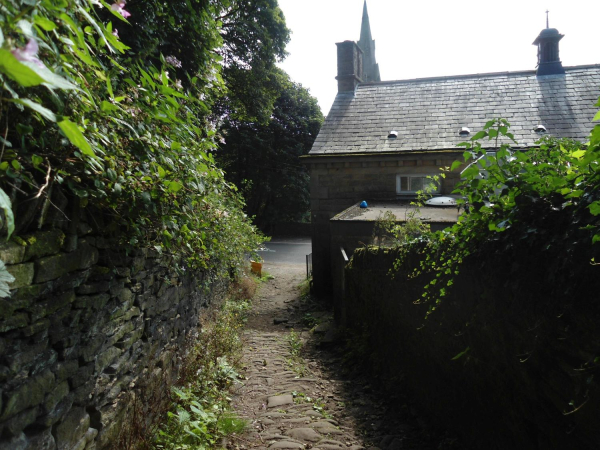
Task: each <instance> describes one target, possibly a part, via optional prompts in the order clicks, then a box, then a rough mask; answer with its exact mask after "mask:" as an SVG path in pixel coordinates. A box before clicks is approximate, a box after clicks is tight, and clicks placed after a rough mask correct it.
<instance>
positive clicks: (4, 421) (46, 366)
mask: <svg viewBox="0 0 600 450" xmlns="http://www.w3.org/2000/svg"><path fill="white" fill-rule="evenodd" d="M76 228H77V229H76V230H73V227H72V226H71V227H70V230H71V231H70V232H69V230H65V231H67V233H66V234H65V232H64V231H63V230H61V229H52V230H49V231H43V232H38V233H35V234H32V235H29V236H25V237H23V238H22V239H20V240H19V241H18V242H13V241H11V242H8V243H3V244H1V245H0V259H1V260H2V261H4V263H5V264H6V265H7V268H8V271H9V272H10V273H11V274H12V275H13V276H14V277H15V281H14V283H12V285H11V294H12V295H11V297H10V298H5V299H0V436H1V437H0V449H1V450H4V449H7V450H8V449H11V450H17V449H60V450H70V449H96V448H97V449H104V448H118V447H117V446H118V439H119V433H120V432H121V429H122V428H123V426H125V424H126V423H127V420H125V419H126V417H127V418H128V419H129V418H130V417H128V413H129V412H131V411H132V410H131V408H132V402H131V399H132V398H134V397H135V395H134V394H136V393H137V395H138V396H139V393H140V389H142V388H143V387H144V386H145V385H146V384H147V383H148V382H149V381H150V380H157V379H162V380H164V379H169V378H170V379H172V378H173V377H174V376H176V373H177V364H176V361H177V360H178V359H177V356H178V355H180V354H181V352H183V351H184V349H185V344H186V340H187V339H188V338H189V337H190V336H191V335H193V334H194V333H195V332H196V331H197V326H198V321H199V316H200V314H202V311H203V310H204V309H205V307H206V306H207V305H208V304H209V303H211V302H212V301H213V299H215V298H218V297H220V296H221V295H222V293H223V290H224V289H225V283H224V282H209V280H208V277H207V275H206V274H202V273H195V274H191V273H184V275H183V276H180V275H177V274H176V273H175V271H174V270H173V268H172V264H171V260H170V259H169V258H168V257H165V256H161V255H159V254H158V253H156V252H154V251H139V252H137V253H136V254H135V255H131V256H128V255H126V254H125V253H124V252H123V251H121V250H120V249H119V246H118V243H117V242H116V241H114V240H111V239H109V238H106V237H105V236H99V235H94V233H92V228H91V227H89V226H87V225H86V224H84V223H80V224H78V225H77V227H76ZM165 377H167V378H165Z"/></svg>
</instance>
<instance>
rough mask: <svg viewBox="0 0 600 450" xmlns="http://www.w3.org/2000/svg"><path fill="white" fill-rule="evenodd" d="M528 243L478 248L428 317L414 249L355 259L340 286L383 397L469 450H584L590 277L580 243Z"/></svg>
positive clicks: (591, 328)
mask: <svg viewBox="0 0 600 450" xmlns="http://www.w3.org/2000/svg"><path fill="white" fill-rule="evenodd" d="M560 218H561V214H560V213H556V216H554V217H553V219H554V220H555V221H556V222H555V225H557V224H558V223H560ZM562 218H563V219H564V220H568V215H565V214H562ZM533 241H534V242H530V243H525V242H522V243H521V245H520V246H519V247H514V248H512V249H507V248H506V247H504V245H503V244H502V243H498V242H495V243H492V244H487V245H484V246H482V248H481V251H480V252H479V253H478V254H477V255H473V256H470V257H468V258H467V259H466V260H465V261H464V262H463V264H462V265H461V272H460V274H459V275H457V276H456V277H455V278H454V284H453V286H452V288H451V289H448V290H447V293H446V296H445V297H444V301H443V302H442V304H441V305H439V306H438V308H437V309H436V310H435V311H433V312H430V313H429V314H428V311H429V308H430V306H431V305H430V304H429V303H428V302H420V301H419V299H421V298H422V292H423V286H424V285H425V284H426V283H427V282H428V281H430V280H431V279H433V276H434V274H433V273H422V274H420V275H418V276H416V277H412V276H411V275H410V274H413V273H414V272H413V271H414V269H415V268H419V267H420V262H421V261H423V260H424V259H425V258H426V253H425V252H423V251H422V250H423V249H424V248H425V246H424V245H422V246H421V249H420V250H421V253H419V251H417V250H415V251H414V252H412V253H409V254H406V253H405V252H404V250H403V249H395V250H392V249H384V248H380V249H378V248H363V249H359V250H357V251H356V252H355V254H354V256H353V258H352V259H351V262H350V264H349V266H348V268H347V269H346V274H345V280H346V281H345V282H346V288H345V304H344V316H345V318H346V325H347V326H349V327H352V328H356V329H361V328H362V327H365V328H366V329H367V332H368V335H369V337H370V341H369V349H370V350H372V351H373V352H375V357H374V358H373V359H372V360H371V361H370V363H371V364H372V365H373V366H374V367H376V370H379V371H380V372H378V375H379V376H380V377H381V378H380V379H381V380H385V382H386V383H387V384H388V386H389V388H390V389H391V390H392V391H393V392H409V393H410V394H411V395H412V399H411V400H412V401H413V402H415V403H416V404H418V405H419V408H422V409H423V410H424V411H426V412H427V413H428V414H430V415H431V416H432V417H434V418H435V419H436V420H437V421H438V423H441V424H443V425H444V427H446V428H452V429H453V430H455V431H456V433H457V434H460V435H461V437H462V438H463V439H464V441H465V442H469V443H471V444H472V445H473V446H474V448H489V449H498V450H500V449H507V448H522V449H540V450H541V449H545V450H548V449H556V450H558V449H566V448H577V449H581V450H584V449H595V448H597V446H598V442H600V430H599V429H598V427H597V418H598V417H599V414H600V384H599V383H598V380H597V378H596V374H597V371H598V367H599V364H598V362H599V360H600V359H599V358H598V345H597V343H598V341H599V339H600V330H598V327H597V324H598V321H599V320H600V308H599V306H598V302H597V295H596V294H595V293H597V292H600V279H599V277H598V276H597V270H598V268H597V267H595V266H593V265H591V264H590V263H589V262H590V256H591V254H592V249H591V248H590V246H589V244H588V241H587V240H585V241H581V242H580V243H579V245H575V246H573V245H568V244H566V243H565V245H564V246H562V247H560V246H556V247H553V248H552V249H551V250H548V249H544V248H543V247H539V246H537V243H539V241H535V240H533ZM567 248H568V249H569V251H568V252H567ZM399 258H401V260H402V261H403V262H402V263H401V265H400V267H398V270H397V271H396V270H395V269H394V264H395V262H396V261H398V259H399ZM390 271H391V272H390ZM391 273H393V274H394V276H393V277H392V275H391ZM407 275H408V276H407Z"/></svg>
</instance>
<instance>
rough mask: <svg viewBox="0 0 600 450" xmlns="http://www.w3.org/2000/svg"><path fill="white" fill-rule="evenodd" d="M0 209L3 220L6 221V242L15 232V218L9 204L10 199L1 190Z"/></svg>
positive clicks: (0, 189)
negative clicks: (2, 213) (2, 211)
mask: <svg viewBox="0 0 600 450" xmlns="http://www.w3.org/2000/svg"><path fill="white" fill-rule="evenodd" d="M0 208H1V209H2V210H4V218H5V220H6V229H7V231H8V233H7V236H6V240H7V241H8V238H10V235H11V234H12V233H13V231H15V216H14V215H13V212H12V207H11V203H10V197H9V196H8V195H6V192H4V190H3V189H2V188H0Z"/></svg>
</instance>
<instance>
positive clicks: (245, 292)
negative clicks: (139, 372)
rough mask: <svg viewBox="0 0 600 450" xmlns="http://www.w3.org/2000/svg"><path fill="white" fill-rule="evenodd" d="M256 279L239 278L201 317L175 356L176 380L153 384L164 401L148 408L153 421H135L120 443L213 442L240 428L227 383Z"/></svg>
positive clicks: (144, 449)
mask: <svg viewBox="0 0 600 450" xmlns="http://www.w3.org/2000/svg"><path fill="white" fill-rule="evenodd" d="M256 283H257V282H256V280H255V279H254V278H249V277H247V278H242V279H240V280H239V281H238V282H236V283H235V284H234V285H233V286H232V288H231V290H230V292H229V295H228V298H227V299H226V300H225V301H224V302H223V304H222V305H221V307H220V308H218V309H215V310H213V311H212V312H211V313H210V314H207V315H206V317H204V318H203V320H202V321H201V324H200V325H201V326H200V333H199V335H198V338H197V339H196V340H195V342H193V343H191V344H190V350H189V352H188V353H187V356H185V357H184V358H183V360H182V361H181V362H180V369H179V378H178V380H177V383H176V386H174V387H172V388H171V389H170V390H168V388H166V389H165V388H164V385H163V386H156V388H157V389H158V388H159V387H160V388H162V390H163V391H165V395H164V396H163V397H166V401H167V406H168V407H167V408H166V411H165V409H164V408H160V409H158V406H157V411H158V412H157V411H154V412H155V413H157V414H158V415H159V419H158V420H159V423H158V424H155V423H153V424H150V425H148V424H146V426H145V427H144V425H143V424H138V425H139V426H138V428H140V429H139V430H131V431H130V434H132V435H135V436H137V439H134V440H132V439H128V443H127V446H126V447H125V446H124V447H123V448H127V449H136V450H154V449H172V450H175V449H205V448H215V447H217V446H218V445H219V442H220V440H221V439H222V438H223V437H225V436H229V435H232V434H236V433H242V432H243V431H244V430H245V428H246V427H247V423H246V421H244V420H242V419H240V418H239V417H237V416H236V414H235V413H234V412H233V411H232V410H231V398H230V397H229V389H230V387H231V386H232V385H233V384H234V383H236V382H237V379H238V377H239V375H238V369H239V368H240V366H241V357H242V341H241V332H242V329H243V326H244V323H245V321H246V319H247V312H248V310H249V308H250V299H251V298H252V297H253V296H254V294H255V292H256ZM163 381H165V380H163ZM161 410H163V411H165V412H163V413H160V411H161Z"/></svg>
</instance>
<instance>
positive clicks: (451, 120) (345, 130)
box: [310, 65, 600, 156]
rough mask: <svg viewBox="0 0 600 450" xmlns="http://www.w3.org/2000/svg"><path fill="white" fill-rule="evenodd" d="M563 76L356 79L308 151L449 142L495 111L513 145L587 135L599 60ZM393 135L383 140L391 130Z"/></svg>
mask: <svg viewBox="0 0 600 450" xmlns="http://www.w3.org/2000/svg"><path fill="white" fill-rule="evenodd" d="M565 70H566V74H565V75H547V76H541V77H537V76H536V74H535V71H527V72H503V73H492V74H479V75H461V76H453V77H440V78H421V79H414V80H401V81H386V82H377V83H363V84H360V85H359V86H358V87H357V88H356V91H355V93H354V94H352V93H345V92H343V93H338V95H337V97H336V98H335V101H334V103H333V106H332V107H331V111H330V112H329V115H328V116H327V119H326V120H325V123H324V124H323V127H322V128H321V131H320V133H319V135H318V137H317V139H316V140H315V143H314V145H313V147H312V150H311V151H310V155H314V156H317V155H335V154H356V153H367V154H369V153H371V154H372V153H385V152H402V151H415V150H416V151H423V150H450V149H455V148H456V145H457V144H458V143H460V142H464V141H465V140H468V137H467V138H465V137H462V136H459V134H458V132H459V130H460V129H461V128H462V127H468V128H469V129H470V130H471V136H473V135H474V134H475V133H476V132H477V131H479V130H481V129H482V127H483V125H484V124H485V123H486V122H487V121H488V120H490V119H493V118H495V117H503V118H505V119H507V120H508V121H509V122H510V124H511V132H512V133H513V134H514V135H515V139H516V140H517V142H518V143H519V147H530V146H532V145H535V142H536V140H538V139H539V137H540V136H539V135H538V134H536V133H535V132H534V131H533V128H534V127H535V126H536V125H538V124H542V125H544V126H545V127H546V129H547V131H548V132H547V134H549V135H554V136H558V137H570V138H574V139H577V140H581V141H586V140H587V137H588V136H589V133H590V130H591V129H592V127H593V124H592V119H593V117H594V115H595V114H596V112H597V111H598V107H597V106H594V105H595V104H596V102H597V101H598V97H599V96H600V65H594V66H577V67H566V68H565ZM392 130H394V131H397V132H398V137H397V139H388V138H387V136H388V133H389V132H390V131H392Z"/></svg>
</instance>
